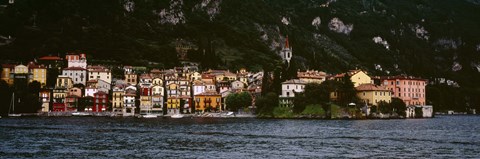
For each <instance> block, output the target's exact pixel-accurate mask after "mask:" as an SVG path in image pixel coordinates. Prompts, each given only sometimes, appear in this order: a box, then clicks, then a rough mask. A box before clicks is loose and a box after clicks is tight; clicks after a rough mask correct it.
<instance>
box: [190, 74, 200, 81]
mask: <svg viewBox="0 0 480 159" xmlns="http://www.w3.org/2000/svg"><path fill="white" fill-rule="evenodd" d="M190 80H191V81H195V80H202V74H201V73H198V72H193V73H192V75H191V77H190Z"/></svg>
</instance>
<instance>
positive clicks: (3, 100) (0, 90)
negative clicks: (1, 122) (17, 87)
mask: <svg viewBox="0 0 480 159" xmlns="http://www.w3.org/2000/svg"><path fill="white" fill-rule="evenodd" d="M12 91H13V90H12V87H10V86H9V85H8V84H7V82H5V81H4V80H0V106H1V109H0V114H7V113H8V108H9V107H10V100H11V98H12Z"/></svg>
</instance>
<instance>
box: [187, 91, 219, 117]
mask: <svg viewBox="0 0 480 159" xmlns="http://www.w3.org/2000/svg"><path fill="white" fill-rule="evenodd" d="M194 102H195V110H196V111H197V112H205V110H206V109H207V108H208V107H210V108H211V111H221V110H222V108H221V105H222V95H221V94H218V93H217V92H204V93H200V94H198V95H195V101H194Z"/></svg>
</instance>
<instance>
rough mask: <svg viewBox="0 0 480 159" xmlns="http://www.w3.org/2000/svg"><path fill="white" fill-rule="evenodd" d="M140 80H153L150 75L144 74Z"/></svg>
mask: <svg viewBox="0 0 480 159" xmlns="http://www.w3.org/2000/svg"><path fill="white" fill-rule="evenodd" d="M140 79H152V76H150V74H142V75H140Z"/></svg>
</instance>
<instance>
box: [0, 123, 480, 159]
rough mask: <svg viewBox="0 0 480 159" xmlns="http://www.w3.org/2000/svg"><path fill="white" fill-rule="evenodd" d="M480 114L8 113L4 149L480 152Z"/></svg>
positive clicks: (29, 153) (109, 154)
mask: <svg viewBox="0 0 480 159" xmlns="http://www.w3.org/2000/svg"><path fill="white" fill-rule="evenodd" d="M479 120H480V117H479V116H440V117H437V118H434V119H420V120H416V119H412V120H361V121H343V120H338V121H335V120H268V119H211V118H209V119H196V118H194V119H180V120H172V119H152V120H146V119H135V118H95V117H86V118H6V119H1V123H0V132H2V133H0V140H1V141H2V142H3V144H1V145H0V156H2V157H1V158H31V157H33V158H118V157H121V158H161V157H164V158H198V157H204V158H207V157H208V158H322V157H340V158H396V157H400V158H422V157H424V158H478V157H480V156H479V155H478V154H480V125H479V124H478V123H477V121H479Z"/></svg>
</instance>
